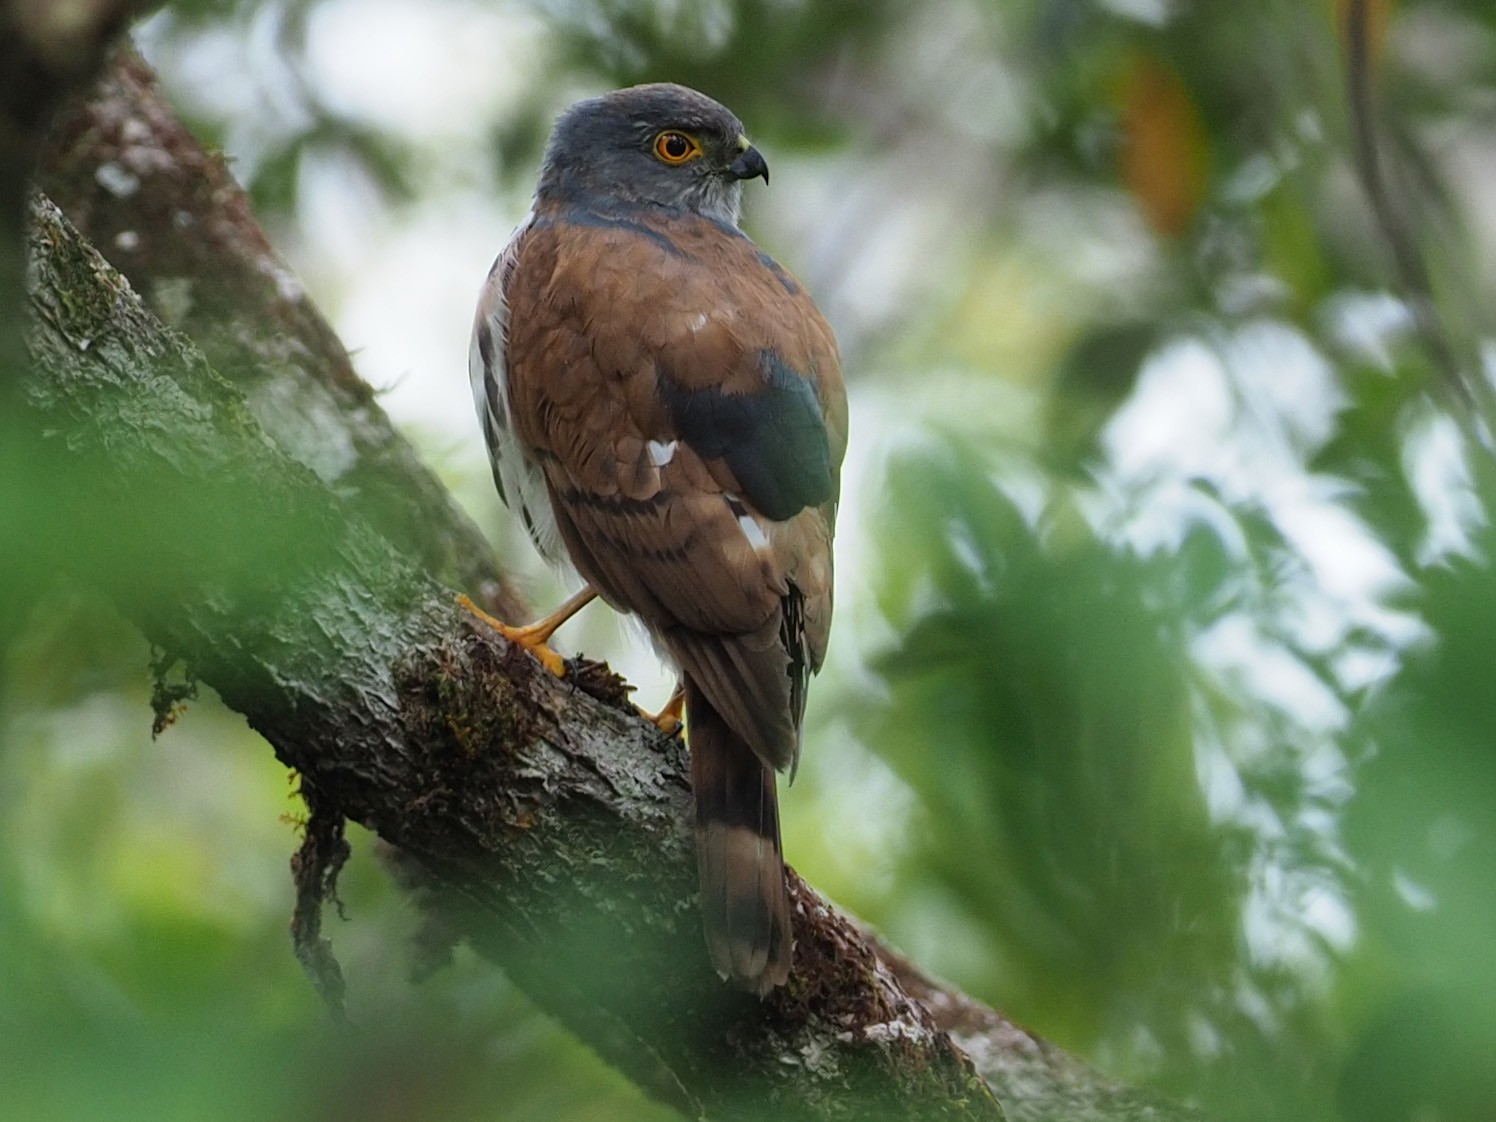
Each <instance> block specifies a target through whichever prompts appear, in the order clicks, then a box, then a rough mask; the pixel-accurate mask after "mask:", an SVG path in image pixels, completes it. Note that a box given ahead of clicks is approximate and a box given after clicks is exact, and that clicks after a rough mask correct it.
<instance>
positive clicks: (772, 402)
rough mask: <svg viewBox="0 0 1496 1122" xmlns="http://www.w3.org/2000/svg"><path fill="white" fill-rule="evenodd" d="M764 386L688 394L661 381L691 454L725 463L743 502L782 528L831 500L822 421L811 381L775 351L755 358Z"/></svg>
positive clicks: (833, 485)
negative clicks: (744, 390) (750, 390)
mask: <svg viewBox="0 0 1496 1122" xmlns="http://www.w3.org/2000/svg"><path fill="white" fill-rule="evenodd" d="M759 367H760V369H761V370H762V372H763V375H764V385H763V388H762V389H761V390H758V391H757V392H754V393H737V394H734V393H723V392H722V391H721V390H720V389H718V388H717V387H715V386H707V387H705V388H702V389H695V390H692V389H686V388H684V387H683V386H681V385H679V384H677V383H676V382H675V381H674V380H672V379H671V378H670V376H669V374H668V373H666V374H663V375H662V376H661V378H660V389H661V391H662V393H663V394H664V398H665V408H666V409H667V410H668V411H669V413H670V420H671V423H672V424H673V425H674V426H675V429H676V431H677V432H679V433H680V435H681V439H683V440H684V441H685V442H686V443H687V444H689V445H690V446H691V447H692V448H693V449H694V450H695V451H696V454H697V455H699V456H701V457H702V458H703V459H707V460H718V459H719V460H722V461H723V462H724V463H726V464H727V466H728V468H729V469H731V471H732V473H733V475H734V476H735V477H736V478H737V480H738V483H739V485H740V486H741V488H742V492H743V495H744V497H745V498H747V500H748V501H749V502H750V503H752V504H753V506H754V507H755V508H756V509H757V510H758V511H759V512H760V513H762V514H763V515H764V516H765V517H766V518H770V519H772V520H774V521H775V522H784V521H787V520H788V519H790V518H792V517H794V516H795V515H796V514H798V513H799V512H800V511H802V510H804V509H805V508H806V507H808V506H819V505H820V504H821V503H824V502H828V501H830V500H831V499H834V498H835V497H836V491H837V485H836V472H835V471H834V470H833V469H832V465H831V447H830V443H829V441H828V440H827V437H826V423H825V421H824V420H823V419H822V417H821V406H820V403H819V402H818V401H817V400H816V394H815V390H814V388H813V387H812V386H811V384H810V382H809V381H807V380H806V379H805V378H802V377H801V376H800V375H799V374H797V373H796V372H795V371H794V370H793V369H791V368H790V367H789V366H788V365H787V364H786V363H785V362H784V361H783V360H782V359H781V358H780V357H779V356H778V355H776V354H775V353H774V352H773V351H770V350H764V351H761V352H760V354H759Z"/></svg>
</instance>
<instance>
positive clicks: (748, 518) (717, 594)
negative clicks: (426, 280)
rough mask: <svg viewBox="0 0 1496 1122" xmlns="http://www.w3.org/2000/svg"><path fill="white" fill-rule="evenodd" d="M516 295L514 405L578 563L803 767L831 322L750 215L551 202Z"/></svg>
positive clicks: (763, 751) (782, 761) (828, 526)
mask: <svg viewBox="0 0 1496 1122" xmlns="http://www.w3.org/2000/svg"><path fill="white" fill-rule="evenodd" d="M509 299H510V306H511V309H512V319H511V324H510V369H509V378H510V383H509V393H510V402H511V406H512V410H513V417H514V423H515V426H516V429H517V431H518V433H519V436H520V438H521V440H522V441H523V443H524V445H525V446H526V449H527V452H528V453H529V454H530V455H531V456H532V457H533V459H534V462H535V463H536V464H538V465H539V467H540V468H541V470H542V471H543V473H544V475H545V478H546V481H547V483H548V485H549V488H550V493H551V502H552V507H553V509H554V511H555V514H556V521H557V525H558V527H559V529H560V531H561V536H562V539H563V541H564V542H565V544H566V546H567V548H568V550H569V552H570V554H571V557H572V560H573V562H574V563H575V564H576V566H577V568H578V570H579V571H580V572H581V573H582V575H583V576H585V577H586V578H587V579H588V580H590V581H592V582H593V583H594V584H595V585H596V587H597V588H598V590H599V591H600V592H601V593H602V595H603V596H604V597H605V598H606V599H608V600H609V601H610V602H611V603H613V604H614V605H615V606H617V607H619V608H622V609H625V610H628V611H633V612H637V613H638V614H639V615H640V616H641V617H642V618H643V620H644V621H645V623H646V624H647V625H648V626H649V628H650V629H651V631H652V632H653V633H654V634H655V636H656V638H657V639H658V640H659V641H660V643H661V644H662V645H663V646H664V647H665V648H666V649H667V650H669V651H670V652H671V653H672V654H673V655H674V656H675V657H676V658H677V660H678V661H679V662H680V663H681V667H682V669H683V671H685V672H686V674H687V675H688V676H689V677H691V678H692V679H694V680H695V681H696V682H697V683H698V685H699V686H700V689H701V692H702V693H703V694H704V695H705V697H706V698H707V699H708V700H709V701H710V703H711V705H712V706H713V707H714V708H715V709H716V710H717V712H718V713H720V715H721V717H722V719H723V720H724V721H726V722H727V724H728V725H729V726H731V727H732V729H733V730H734V731H736V732H737V734H738V735H739V736H741V737H742V738H743V739H744V740H745V741H746V742H747V743H748V744H749V746H751V747H752V749H753V751H754V752H755V753H756V754H757V755H758V756H759V757H760V759H762V760H763V761H764V762H765V763H767V764H770V765H771V766H773V767H775V768H785V767H789V766H792V765H793V763H794V761H795V759H796V756H797V754H798V747H799V725H800V719H801V716H802V714H803V709H804V684H805V678H806V676H807V675H808V674H809V673H811V672H814V671H815V670H816V669H818V668H819V667H820V665H821V660H822V658H823V657H824V655H825V650H826V640H827V633H828V631H829V628H830V622H831V584H832V562H831V536H832V530H833V525H834V519H835V510H836V501H837V494H838V489H837V475H838V472H839V470H840V466H841V460H842V456H843V453H844V452H845V446H846V399H845V392H844V390H843V387H842V381H841V370H840V365H839V361H838V358H837V353H836V344H835V340H834V338H833V336H832V334H831V330H830V328H829V327H828V326H827V324H826V322H825V320H824V319H822V317H821V315H820V313H819V312H818V311H817V310H816V308H815V306H814V304H813V303H812V302H811V300H810V298H809V297H808V296H807V295H806V294H805V293H804V291H803V290H802V289H801V288H800V286H799V285H798V284H797V283H796V282H795V281H794V280H793V278H791V277H790V276H789V275H788V274H787V273H785V272H784V271H783V270H782V269H780V268H779V266H778V265H776V264H774V263H773V262H772V261H771V260H770V259H769V258H768V257H767V256H766V255H764V254H763V253H761V252H760V251H759V250H758V249H757V247H755V246H754V245H753V243H752V242H751V241H749V240H748V239H747V238H746V237H744V236H743V235H742V234H740V233H739V232H737V231H736V230H734V229H731V228H728V227H723V226H719V225H717V224H716V223H713V222H711V221H710V220H707V219H704V218H697V217H693V216H681V215H676V216H671V217H669V218H667V217H665V216H664V215H660V214H655V213H649V212H636V213H633V214H626V215H622V216H614V217H604V216H598V215H596V214H579V213H570V214H568V213H565V212H556V211H553V212H550V213H546V212H545V211H541V212H538V213H537V216H536V221H535V223H534V225H533V226H532V227H531V230H530V232H529V235H528V236H527V238H526V241H525V246H524V252H523V254H522V256H521V259H520V261H519V263H518V265H517V267H516V270H515V273H514V276H513V279H512V281H511V284H510V291H509Z"/></svg>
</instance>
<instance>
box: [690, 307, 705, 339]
mask: <svg viewBox="0 0 1496 1122" xmlns="http://www.w3.org/2000/svg"><path fill="white" fill-rule="evenodd" d="M705 326H706V313H705V312H697V313H696V314H695V315H694V316H692V317H691V334H693V335H694V334H695V333H696V332H698V331H700V330H701V329H702V328H703V327H705Z"/></svg>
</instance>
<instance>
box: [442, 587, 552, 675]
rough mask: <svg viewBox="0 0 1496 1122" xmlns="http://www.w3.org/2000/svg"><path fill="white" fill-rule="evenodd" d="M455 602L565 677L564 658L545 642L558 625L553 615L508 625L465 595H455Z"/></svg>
mask: <svg viewBox="0 0 1496 1122" xmlns="http://www.w3.org/2000/svg"><path fill="white" fill-rule="evenodd" d="M457 602H458V603H459V604H461V605H462V606H463V607H464V608H466V609H467V610H468V611H469V612H470V613H472V614H473V615H475V616H477V617H478V618H479V619H480V620H482V621H483V622H484V623H486V624H488V626H489V627H492V628H493V629H494V630H495V631H497V632H498V633H499V634H500V635H502V636H503V637H504V638H505V639H508V640H509V641H510V642H511V643H515V644H517V645H518V646H521V647H524V648H525V650H527V651H529V652H530V653H531V654H532V655H534V656H535V657H536V658H537V659H539V660H540V665H541V666H544V667H545V668H546V669H547V670H549V671H550V672H551V673H552V674H554V675H555V676H556V677H558V678H564V677H566V660H565V659H564V658H562V657H561V656H560V655H558V654H557V653H556V652H555V651H553V650H552V649H551V648H550V646H549V645H548V644H547V643H546V640H547V639H549V638H550V637H551V635H552V634H553V633H554V632H555V630H556V628H557V627H558V626H559V625H560V623H559V621H554V617H552V618H551V619H543V620H541V621H540V622H539V623H532V624H530V625H528V626H526V627H510V626H509V625H508V624H507V623H501V622H500V621H499V620H496V619H494V618H493V616H491V615H489V614H488V613H487V612H485V611H484V610H483V609H482V608H480V607H478V605H477V604H475V603H473V602H472V600H471V599H469V598H468V597H467V596H465V595H464V596H459V597H457Z"/></svg>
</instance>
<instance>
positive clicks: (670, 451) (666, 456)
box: [646, 440, 678, 468]
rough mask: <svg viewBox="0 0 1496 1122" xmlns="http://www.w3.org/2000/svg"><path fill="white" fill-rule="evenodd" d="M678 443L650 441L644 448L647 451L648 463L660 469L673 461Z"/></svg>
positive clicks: (672, 441)
mask: <svg viewBox="0 0 1496 1122" xmlns="http://www.w3.org/2000/svg"><path fill="white" fill-rule="evenodd" d="M677 443H678V441H674V440H671V441H668V442H664V441H659V440H651V441H650V442H649V444H648V445H646V447H647V448H648V449H649V462H650V463H652V464H653V465H654V466H655V467H657V468H662V467H664V466H665V465H666V464H668V463H669V462H670V461H671V460H673V459H675V446H676V444H677Z"/></svg>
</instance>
